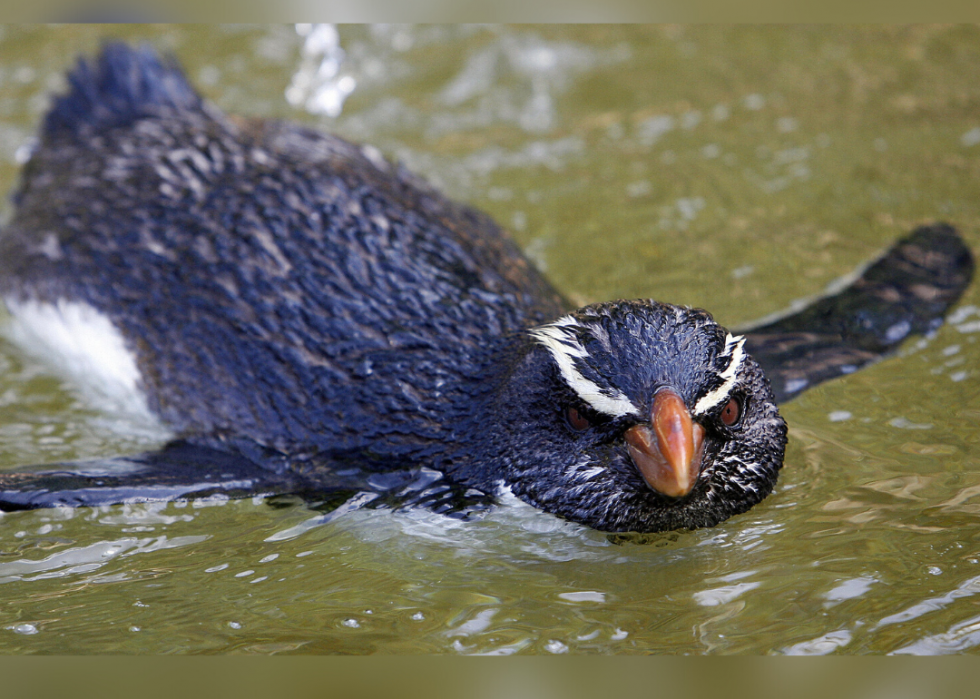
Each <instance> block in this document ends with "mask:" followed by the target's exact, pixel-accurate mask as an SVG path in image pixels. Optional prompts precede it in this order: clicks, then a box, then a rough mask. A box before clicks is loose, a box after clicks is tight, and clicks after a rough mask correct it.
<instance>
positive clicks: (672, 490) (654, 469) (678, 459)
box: [626, 389, 704, 498]
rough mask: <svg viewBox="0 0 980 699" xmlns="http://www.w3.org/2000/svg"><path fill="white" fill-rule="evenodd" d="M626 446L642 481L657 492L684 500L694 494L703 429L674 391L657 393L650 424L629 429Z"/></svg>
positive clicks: (702, 442)
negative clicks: (695, 421)
mask: <svg viewBox="0 0 980 699" xmlns="http://www.w3.org/2000/svg"><path fill="white" fill-rule="evenodd" d="M626 444H627V446H628V447H629V452H630V457H632V459H633V463H634V464H635V465H636V468H637V469H638V470H639V471H640V475H642V476H643V480H645V481H646V482H647V485H649V486H650V487H651V488H653V489H654V490H655V491H656V492H658V493H660V494H661V495H666V496H667V497H670V498H682V497H684V496H686V495H688V494H689V493H690V492H691V490H693V488H694V484H695V483H697V480H698V474H699V473H700V472H701V457H702V455H703V453H704V452H703V449H702V447H703V446H704V428H703V427H701V425H698V424H695V423H694V422H693V421H692V420H691V413H690V412H689V411H688V409H687V406H686V405H684V401H683V399H681V397H680V396H679V395H677V394H676V393H675V392H674V391H672V390H670V389H663V390H662V391H660V392H659V393H657V395H656V397H655V398H654V400H653V410H652V411H651V414H650V424H649V425H636V426H635V427H631V428H630V429H628V430H627V431H626Z"/></svg>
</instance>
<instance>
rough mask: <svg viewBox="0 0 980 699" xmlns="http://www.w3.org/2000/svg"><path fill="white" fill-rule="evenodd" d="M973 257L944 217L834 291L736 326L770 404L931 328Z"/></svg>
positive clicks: (966, 277)
mask: <svg viewBox="0 0 980 699" xmlns="http://www.w3.org/2000/svg"><path fill="white" fill-rule="evenodd" d="M973 271H974V260H973V255H972V254H971V252H970V249H969V248H968V247H967V246H966V244H965V243H964V242H963V240H962V238H960V236H959V234H958V233H957V232H956V230H955V229H954V228H953V227H952V226H950V225H948V224H945V223H935V224H932V225H929V226H922V227H920V228H917V229H915V230H914V231H913V232H912V233H911V234H909V235H908V236H906V237H905V238H902V239H901V240H899V241H898V242H896V243H895V244H894V245H893V246H892V247H891V248H889V249H888V251H887V252H886V253H885V254H884V255H883V256H882V257H881V258H879V259H878V260H877V261H876V262H874V263H873V264H871V265H870V266H868V267H867V268H865V269H864V270H863V271H861V272H860V274H859V276H857V278H856V279H855V280H854V281H853V282H851V283H850V284H848V285H847V286H845V287H844V288H843V289H842V290H840V291H837V292H836V293H833V294H831V295H827V296H824V297H821V298H819V299H817V300H816V301H814V302H813V303H811V304H809V305H807V306H805V307H804V308H802V309H801V310H797V311H795V312H793V313H792V314H790V315H785V316H782V317H780V318H778V319H776V320H774V321H771V322H767V321H765V320H764V321H762V324H760V325H755V326H751V327H749V328H747V329H743V330H742V332H743V334H744V335H745V338H746V342H745V348H746V350H747V351H748V353H749V354H750V355H751V356H752V357H753V358H754V359H755V360H756V361H757V362H758V363H759V365H760V366H761V367H762V369H763V371H764V372H765V374H766V376H767V377H768V378H769V381H770V383H771V385H772V390H773V393H774V395H775V396H776V402H777V403H785V402H786V401H788V400H790V399H791V398H794V397H795V396H797V395H798V394H799V393H801V392H802V391H804V390H805V389H807V388H811V387H813V386H815V385H817V384H820V383H823V382H824V381H827V380H829V379H832V378H836V377H838V376H841V375H843V374H849V373H852V372H854V371H856V370H857V369H859V368H861V367H862V366H864V365H866V364H868V363H870V362H873V361H875V360H877V359H880V358H881V357H883V356H885V355H887V354H889V353H891V352H892V351H894V350H895V349H897V347H898V345H899V344H900V343H901V342H902V341H903V340H904V339H906V338H907V337H909V336H910V335H916V334H925V333H929V332H932V331H934V330H936V329H937V328H938V327H939V326H940V325H942V323H943V319H944V317H945V315H946V313H947V312H948V311H949V309H950V308H951V307H952V306H953V304H955V303H956V302H957V300H959V298H960V297H961V296H962V294H963V292H964V291H965V290H966V288H967V286H969V284H970V280H971V279H972V278H973Z"/></svg>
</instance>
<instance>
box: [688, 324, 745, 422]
mask: <svg viewBox="0 0 980 699" xmlns="http://www.w3.org/2000/svg"><path fill="white" fill-rule="evenodd" d="M744 344H745V337H744V336H742V335H737V336H733V335H732V334H731V333H728V337H726V338H725V349H724V350H723V351H722V356H725V355H726V354H731V357H732V360H731V361H730V362H729V363H728V368H726V369H725V370H724V371H723V372H721V374H719V376H720V377H721V379H722V384H721V386H719V387H718V388H716V389H715V390H713V391H711V392H710V393H707V394H705V395H704V396H702V397H701V400H699V401H698V402H697V405H695V406H694V414H695V415H704V414H705V413H706V412H708V411H709V410H711V409H712V408H714V407H715V406H716V405H718V404H719V403H721V402H722V401H723V400H725V399H726V398H728V394H729V393H731V392H732V389H733V388H735V381H736V379H737V378H738V370H739V367H741V366H742V362H743V361H744V360H745V350H744V349H742V346H743V345H744Z"/></svg>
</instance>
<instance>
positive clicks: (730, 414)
mask: <svg viewBox="0 0 980 699" xmlns="http://www.w3.org/2000/svg"><path fill="white" fill-rule="evenodd" d="M720 417H721V422H722V424H723V425H725V427H734V426H735V425H737V424H738V421H739V420H741V419H742V401H741V399H740V398H737V397H732V398H729V399H728V402H727V403H726V404H725V407H724V408H722V409H721V416H720Z"/></svg>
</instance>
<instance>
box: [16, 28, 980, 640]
mask: <svg viewBox="0 0 980 699" xmlns="http://www.w3.org/2000/svg"><path fill="white" fill-rule="evenodd" d="M109 35H112V36H123V37H125V38H127V39H130V40H146V41H150V42H152V43H154V44H155V45H157V46H158V47H161V48H162V49H164V50H170V51H172V52H173V53H174V54H175V55H176V56H177V57H178V58H179V59H180V61H181V62H182V63H183V64H184V65H185V66H186V68H187V72H188V74H189V76H190V77H191V79H192V81H193V82H194V83H195V84H197V85H198V86H199V87H200V89H201V90H202V91H203V93H204V94H205V95H206V96H207V97H208V98H209V99H211V100H212V101H214V102H215V103H216V104H218V105H219V106H220V107H222V108H223V109H225V110H227V111H231V112H238V113H244V114H251V115H259V116H266V117H277V118H289V119H296V120H301V121H303V122H306V123H308V124H310V125H312V126H315V127H317V128H322V129H325V130H331V131H335V132H337V133H339V134H341V135H343V136H346V137H348V138H350V139H353V140H357V141H362V142H370V143H373V144H374V145H376V146H378V147H379V148H380V149H381V150H382V151H383V152H385V153H386V154H387V155H388V156H389V157H392V158H396V159H398V160H401V161H403V162H405V163H406V164H407V165H408V166H409V167H411V168H412V169H414V170H416V171H418V172H420V173H422V174H423V175H424V176H426V177H427V178H428V179H430V180H431V181H433V182H435V183H436V184H437V185H438V186H440V187H441V188H443V189H444V190H446V191H447V192H449V193H450V194H451V195H452V196H454V197H456V198H459V199H461V200H465V201H468V202H471V203H473V204H475V205H477V206H479V207H481V208H483V209H485V210H487V211H489V212H490V213H491V214H493V216H494V217H495V218H496V219H497V220H498V221H500V222H501V223H502V224H504V225H505V226H506V227H508V228H509V229H510V230H511V231H512V232H513V234H514V236H515V237H516V238H517V239H518V241H519V242H520V244H521V245H522V246H523V248H524V249H525V250H526V251H527V253H528V255H529V256H530V257H531V258H532V259H533V260H534V261H535V262H536V263H537V264H538V265H540V266H541V267H542V268H543V269H544V270H545V271H546V272H547V274H548V275H549V276H550V278H551V279H552V280H553V281H554V282H555V283H556V285H558V286H559V287H560V288H561V289H562V290H563V291H564V292H565V293H567V294H568V295H569V296H571V297H572V298H574V299H576V300H577V301H581V302H583V303H584V302H589V301H598V300H606V299H611V298H621V297H635V296H652V297H655V298H658V299H661V300H664V301H671V302H674V303H682V304H690V305H696V306H701V307H704V308H708V309H709V310H711V311H712V312H713V313H714V314H715V316H716V317H717V318H718V319H719V321H721V322H722V323H725V324H729V325H733V326H735V325H739V324H741V323H746V322H749V321H751V320H752V319H754V318H758V317H761V316H764V315H766V314H768V313H771V312H774V311H778V310H779V309H781V308H784V307H786V306H787V305H788V304H789V303H790V302H792V301H794V300H796V299H799V298H801V297H806V296H810V295H813V294H817V293H819V292H820V291H821V290H822V289H824V288H825V287H826V286H827V284H829V283H831V282H832V281H833V280H835V279H837V278H838V277H840V276H841V275H844V274H846V273H848V272H849V271H851V270H852V269H853V268H854V267H856V266H857V265H859V264H862V263H864V262H866V261H868V260H870V259H872V258H873V257H874V256H875V255H876V254H879V253H880V252H881V251H882V250H883V249H884V248H886V247H887V246H888V245H889V244H890V243H891V242H892V241H893V240H895V239H896V238H898V237H900V236H901V235H903V234H905V233H906V232H908V231H909V230H910V229H911V228H912V227H914V226H915V225H917V224H919V223H925V222H932V221H935V220H940V219H941V220H946V221H949V222H950V223H952V224H954V225H956V226H957V227H958V228H959V229H960V230H961V231H962V233H963V234H964V236H965V237H966V239H967V241H968V242H969V243H970V245H971V246H972V247H973V248H974V249H975V250H977V249H980V245H978V243H980V238H978V235H977V230H978V223H980V197H978V196H977V194H978V191H980V176H978V175H980V30H978V29H977V28H973V27H911V28H884V29H882V28H829V27H816V28H784V27H765V28H752V27H738V28H733V29H724V28H713V27H651V28H646V27H605V26H604V27H598V28H592V27H582V26H575V27H532V26H522V27H513V28H494V27H489V28H487V27H463V28H455V27H445V26H437V27H376V28H361V27H342V28H341V30H340V35H339V44H334V43H332V42H331V41H330V39H331V37H330V35H329V32H326V33H319V34H307V35H306V36H305V37H304V36H303V35H301V33H298V32H297V31H296V29H295V28H294V27H291V26H283V27H269V28H265V27H262V28H254V27H244V28H243V27H232V28H201V27H193V28H182V27H176V28H174V27H151V28H145V29H144V28H126V27H123V28H119V27H113V28H103V27H93V26H87V27H51V28H30V29H20V28H5V29H4V30H3V31H2V35H0V190H3V191H9V190H10V189H11V188H12V187H13V186H14V185H15V183H16V177H17V171H18V169H19V164H18V161H19V160H23V158H24V156H25V154H26V153H27V152H28V148H29V144H30V140H31V138H32V135H33V134H34V132H35V130H36V127H37V124H38V121H39V119H40V118H41V116H42V114H43V112H44V110H45V108H46V105H47V95H48V94H49V93H50V92H51V91H52V90H55V91H56V90H59V89H62V88H63V86H64V81H63V72H64V70H65V68H66V67H67V66H69V65H70V64H71V62H72V61H73V59H74V56H76V55H77V54H78V53H91V52H93V51H95V50H96V48H97V46H98V44H99V41H100V39H102V38H103V37H105V36H109ZM304 47H305V53H304ZM324 60H326V62H327V65H328V67H327V68H326V69H325V70H324V72H322V73H320V74H319V77H318V76H317V73H316V71H317V69H318V68H319V66H320V65H321V63H323V62H324ZM330 61H333V63H330ZM332 68H336V70H335V71H334V72H331V70H332ZM5 206H6V205H5ZM6 211H7V214H9V208H8V209H7V210H6ZM977 337H980V295H978V292H977V291H976V290H975V289H971V290H969V291H968V292H967V295H966V297H965V298H964V300H963V301H962V303H961V304H960V306H959V308H958V309H957V310H956V311H955V312H954V313H953V315H952V317H951V318H950V322H949V323H948V324H947V325H945V326H944V327H943V328H941V329H940V330H939V331H938V332H937V333H936V334H935V336H933V337H930V338H926V339H922V340H918V339H913V340H911V341H909V342H908V343H907V344H906V345H904V346H903V348H902V350H901V351H900V352H899V353H898V355H897V356H895V357H892V358H889V359H887V360H886V361H883V362H881V363H879V364H877V365H875V366H873V367H871V368H868V369H866V370H863V371H861V372H858V373H857V374H854V375H851V376H848V377H845V378H843V379H840V380H837V381H834V382H831V383H828V384H825V385H824V386H821V387H819V388H817V389H814V390H812V391H810V392H808V393H806V394H804V395H803V396H802V397H800V398H798V399H796V400H795V401H793V402H791V403H790V404H788V405H786V406H785V407H784V408H783V414H784V416H785V417H786V419H787V420H788V422H789V424H790V426H791V428H790V445H789V449H788V452H787V458H786V467H785V469H784V471H783V474H782V476H781V478H780V482H779V485H778V486H777V489H776V492H775V493H774V494H773V495H772V496H771V497H770V498H769V499H767V500H766V501H765V502H764V503H763V504H761V505H760V506H757V507H756V508H754V509H753V510H752V511H751V512H749V513H748V514H746V515H742V516H739V517H736V518H734V519H732V520H730V521H728V522H725V523H723V524H722V525H720V526H718V527H715V528H713V529H707V530H700V531H694V532H677V533H672V534H664V535H658V536H650V537H646V538H644V539H643V540H639V541H638V540H629V539H623V538H621V537H610V536H607V535H604V534H601V533H598V532H594V531H590V530H588V529H585V528H583V527H580V526H577V525H574V524H569V523H565V522H563V521H560V520H558V519H556V518H554V517H551V516H549V515H545V514H542V513H540V512H537V511H535V510H533V509H531V508H529V507H526V506H523V505H520V504H517V503H511V504H508V505H507V506H504V507H500V508H498V509H496V510H495V511H494V512H492V513H491V514H490V515H489V516H487V517H486V518H484V519H483V520H481V521H477V522H460V521H457V520H453V519H449V518H446V517H440V516H437V515H433V514H431V513H428V512H422V511H409V512H399V513H391V512H386V511H358V512H354V513H352V514H348V515H346V516H343V517H339V518H336V519H335V520H333V521H332V522H330V523H329V524H326V525H324V526H320V527H316V528H312V529H309V530H308V531H305V532H303V533H300V534H298V535H296V536H291V537H285V538H283V537H281V536H277V534H281V533H282V532H286V531H287V530H289V529H290V528H291V527H297V526H299V525H301V524H303V523H304V522H306V521H307V520H309V519H310V518H311V517H313V516H314V515H315V514H316V513H314V512H310V511H309V510H307V509H306V508H305V507H304V506H302V505H301V504H299V503H291V502H288V501H286V502H280V503H278V506H276V507H273V506H270V505H269V504H267V503H264V502H261V501H252V500H242V501H233V502H222V501H211V502H197V503H171V504H149V505H130V506H118V507H111V508H102V509H79V510H71V509H54V510H44V511H36V512H26V513H12V514H6V515H3V516H0V583H2V585H0V592H2V594H3V600H4V603H3V605H0V650H2V651H3V652H23V653H71V652H118V653H138V652H247V653H276V652H280V653H283V652H287V653H288V652H298V653H370V652H386V653H426V652H437V653H460V654H466V653H498V654H505V653H515V652H522V653H566V652H568V653H582V652H588V653H593V652H594V653H648V652H657V653H693V654H702V653H737V652H742V653H835V652H836V653H869V652H871V653H893V652H894V653H955V652H962V651H970V650H972V649H973V648H974V647H976V646H977V644H978V643H980V605H978V602H980V596H978V593H980V540H978V524H980V445H978V439H980V438H978V431H977V423H978V420H980V390H978V389H980V384H978V381H980V375H978V371H977V368H976V367H977V365H978V359H980V344H978V343H977V341H976V340H977ZM91 398H92V397H91V396H90V395H87V394H86V393H85V392H84V391H83V390H80V389H79V388H77V387H75V386H73V385H72V384H71V383H69V382H67V381H64V380H63V379H62V378H60V377H59V375H58V374H57V372H55V371H53V370H52V369H51V368H49V367H48V366H47V365H45V364H43V363H42V362H40V361H38V360H37V359H34V358H31V357H28V356H25V355H23V354H21V353H20V352H19V351H18V350H16V349H15V348H14V347H13V346H11V345H10V344H9V343H6V342H0V437H2V442H0V444H2V449H0V468H5V469H7V468H14V467H16V466H17V465H21V464H27V463H42V462H49V461H56V460H65V459H74V458H84V457H91V456H99V455H106V454H120V453H131V452H134V451H138V450H141V449H145V448H149V447H151V446H153V445H154V444H157V443H158V442H159V439H160V434H159V433H158V432H155V431H154V430H153V429H152V428H149V427H147V426H146V425H141V424H140V423H139V421H137V420H133V419H131V418H129V417H127V416H125V415H115V414H112V413H110V412H105V411H103V410H100V409H99V408H98V407H97V406H96V407H93V404H92V401H91Z"/></svg>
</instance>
